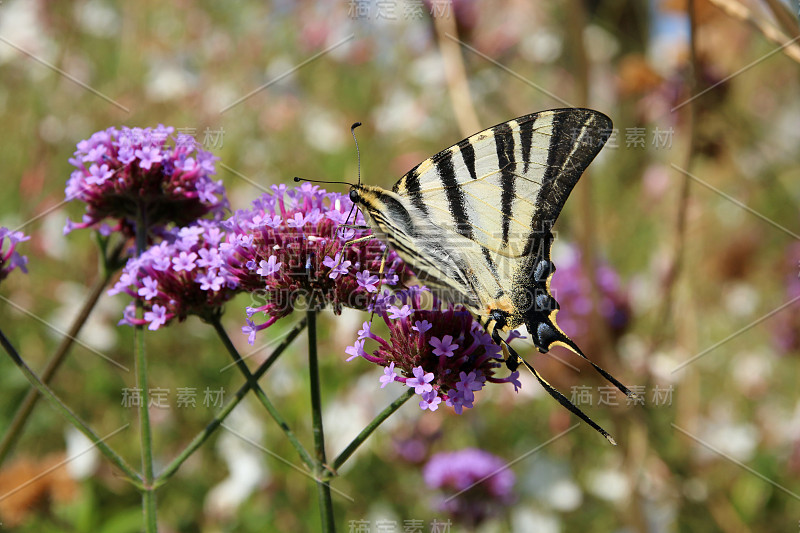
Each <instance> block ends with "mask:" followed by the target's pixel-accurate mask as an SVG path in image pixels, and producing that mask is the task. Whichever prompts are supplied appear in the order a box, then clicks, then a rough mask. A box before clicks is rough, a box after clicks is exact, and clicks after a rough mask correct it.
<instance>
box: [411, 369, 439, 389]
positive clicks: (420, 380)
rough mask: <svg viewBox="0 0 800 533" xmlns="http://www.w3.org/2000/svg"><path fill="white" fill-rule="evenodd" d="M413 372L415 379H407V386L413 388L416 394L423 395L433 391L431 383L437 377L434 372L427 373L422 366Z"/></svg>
mask: <svg viewBox="0 0 800 533" xmlns="http://www.w3.org/2000/svg"><path fill="white" fill-rule="evenodd" d="M412 372H413V373H414V377H413V378H408V379H406V385H408V386H409V387H413V389H414V393H415V394H422V393H424V392H431V391H432V390H433V386H431V381H433V378H434V377H435V376H434V375H433V372H427V373H426V372H425V370H424V369H423V368H422V367H421V366H418V367H414V368H413V369H412Z"/></svg>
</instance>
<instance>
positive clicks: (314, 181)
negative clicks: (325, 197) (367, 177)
mask: <svg viewBox="0 0 800 533" xmlns="http://www.w3.org/2000/svg"><path fill="white" fill-rule="evenodd" d="M301 181H307V182H309V183H329V184H330V183H332V184H334V185H350V186H351V187H352V186H353V184H352V183H350V182H349V181H323V180H310V179H308V178H299V177H297V176H295V177H294V182H295V183H299V182H301Z"/></svg>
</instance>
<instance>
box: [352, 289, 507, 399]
mask: <svg viewBox="0 0 800 533" xmlns="http://www.w3.org/2000/svg"><path fill="white" fill-rule="evenodd" d="M423 295H427V296H430V297H431V300H432V305H431V306H426V305H423ZM375 311H376V314H380V316H381V317H382V318H383V321H384V322H385V323H386V325H387V326H388V327H389V338H388V340H387V339H384V338H382V337H380V336H378V335H377V334H375V333H374V332H373V331H372V323H370V322H364V325H363V327H362V329H361V330H360V331H359V332H358V340H357V341H356V342H355V344H354V345H353V346H349V347H348V348H347V349H346V350H345V352H346V353H347V354H348V355H349V356H350V357H349V358H348V359H347V360H348V361H350V360H352V359H355V358H357V357H362V358H364V359H366V360H367V361H370V362H372V363H375V364H377V365H380V366H382V367H384V370H383V372H384V375H383V376H381V378H380V381H381V387H382V388H383V387H385V386H386V385H387V384H389V383H391V382H393V381H399V382H400V383H403V384H405V385H406V386H408V387H412V388H413V389H414V392H415V393H416V394H418V395H419V396H420V401H419V406H420V408H421V409H423V410H425V409H429V410H431V411H435V410H437V409H438V408H439V405H440V404H441V403H442V402H444V403H445V405H448V406H451V407H452V408H453V409H454V410H455V412H456V413H458V414H461V412H462V411H463V409H464V408H465V407H467V408H470V407H472V406H473V402H474V401H475V393H476V392H477V391H479V390H481V389H482V388H483V387H484V386H485V385H486V383H511V384H513V385H514V388H515V390H516V389H518V388H519V386H520V383H519V381H518V378H519V373H518V372H513V373H511V375H509V376H508V377H505V378H498V377H496V376H495V370H496V369H497V368H499V367H501V366H502V365H501V364H500V363H499V362H498V360H497V358H498V357H499V356H500V355H499V354H500V347H499V346H497V344H495V343H494V341H492V337H491V336H490V335H489V334H488V333H486V332H485V331H484V329H483V328H482V327H481V325H480V324H479V323H478V322H477V321H476V320H475V318H474V317H473V316H472V314H471V313H470V312H469V311H467V310H466V309H463V308H460V307H455V306H453V305H452V304H451V305H449V306H447V307H443V305H442V303H441V302H440V301H439V300H438V299H437V298H436V297H435V296H433V295H431V294H430V293H429V292H428V291H427V289H425V288H424V287H422V288H420V287H411V288H410V289H409V290H408V291H400V292H398V293H395V294H389V293H388V292H387V293H384V294H383V295H382V297H381V298H380V299H379V300H378V302H377V303H376V305H375ZM510 338H513V337H510ZM367 340H372V341H376V342H377V343H378V347H377V348H376V349H375V350H374V351H372V352H371V353H368V352H367V350H366V349H365V348H364V344H365V343H366V341H367Z"/></svg>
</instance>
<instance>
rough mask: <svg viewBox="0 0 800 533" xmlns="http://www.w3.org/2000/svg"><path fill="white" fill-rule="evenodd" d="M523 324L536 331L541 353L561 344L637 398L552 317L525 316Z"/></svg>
mask: <svg viewBox="0 0 800 533" xmlns="http://www.w3.org/2000/svg"><path fill="white" fill-rule="evenodd" d="M525 324H526V325H527V326H528V331H530V332H537V333H536V335H538V337H539V338H538V341H539V342H536V343H535V344H536V346H537V347H538V348H539V351H541V352H542V353H546V352H548V351H550V349H551V348H552V347H553V346H563V347H564V348H566V349H568V350H569V351H571V352H573V353H575V354H576V355H578V356H580V357H582V358H583V359H585V360H586V361H588V362H589V364H590V365H592V366H593V367H594V369H595V370H596V371H597V373H598V374H600V375H601V376H603V377H604V378H605V379H606V380H607V381H608V382H609V383H612V384H613V385H614V386H615V387H616V388H617V389H619V390H620V392H622V393H623V394H624V395H625V396H627V397H628V398H631V399H634V400H635V399H638V396H637V395H636V394H635V393H634V392H633V391H631V390H630V389H629V388H628V387H626V386H625V385H623V384H622V383H621V382H620V381H619V380H618V379H617V378H615V377H614V376H612V375H611V374H610V373H609V372H608V371H607V370H604V369H603V368H602V367H601V366H600V365H598V364H597V363H595V362H594V361H592V360H591V359H589V358H588V357H587V356H586V354H584V353H583V351H582V350H581V349H580V348H579V347H578V345H577V344H575V341H573V340H572V339H570V338H569V337H568V336H567V334H566V333H564V332H563V331H562V330H561V328H559V327H558V326H557V325H556V323H555V321H554V319H553V317H548V318H546V319H543V318H539V317H527V319H526V321H525Z"/></svg>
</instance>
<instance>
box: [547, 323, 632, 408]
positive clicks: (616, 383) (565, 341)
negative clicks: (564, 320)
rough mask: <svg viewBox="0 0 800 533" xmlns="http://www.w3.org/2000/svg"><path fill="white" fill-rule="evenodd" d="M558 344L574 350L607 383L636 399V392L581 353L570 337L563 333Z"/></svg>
mask: <svg viewBox="0 0 800 533" xmlns="http://www.w3.org/2000/svg"><path fill="white" fill-rule="evenodd" d="M558 344H561V345H562V346H564V347H565V348H567V349H568V350H570V351H571V352H574V353H576V354H577V355H579V356H580V357H582V358H584V359H585V360H587V361H589V364H590V365H592V366H593V367H594V369H595V370H597V373H598V374H600V375H601V376H603V377H604V378H605V379H606V380H607V381H608V382H609V383H612V384H613V385H614V386H615V387H617V388H618V389H619V390H620V392H622V393H623V394H624V395H625V396H627V397H628V398H631V399H637V398H638V396H637V395H636V393H634V392H633V391H631V390H630V389H629V388H628V387H626V386H625V385H623V384H622V383H621V382H620V381H619V380H618V379H617V378H615V377H614V376H612V375H611V374H610V373H609V372H608V371H607V370H604V369H603V368H602V367H600V366H599V365H598V364H596V363H595V362H594V361H592V360H591V359H589V358H588V357H586V355H585V354H584V353H583V351H581V349H580V348H578V345H577V344H575V342H574V341H573V340H572V339H570V338H569V337H567V336H566V335H565V336H564V338H563V339H562V340H560V341H559V342H558Z"/></svg>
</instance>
